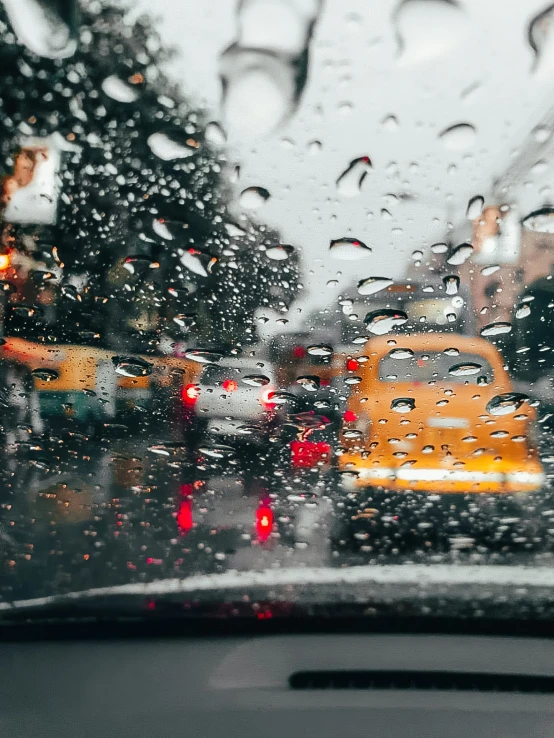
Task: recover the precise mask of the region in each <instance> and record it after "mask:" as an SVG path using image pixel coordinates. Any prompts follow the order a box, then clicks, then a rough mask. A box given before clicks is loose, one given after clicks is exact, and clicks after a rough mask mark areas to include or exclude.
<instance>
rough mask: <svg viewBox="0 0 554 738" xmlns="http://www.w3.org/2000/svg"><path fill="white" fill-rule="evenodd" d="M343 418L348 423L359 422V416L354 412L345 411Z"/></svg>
mask: <svg viewBox="0 0 554 738" xmlns="http://www.w3.org/2000/svg"><path fill="white" fill-rule="evenodd" d="M342 417H343V418H344V419H345V420H346V422H347V423H354V422H355V421H356V420H358V416H357V415H356V413H355V412H354V411H353V410H345V412H344V415H343V416H342Z"/></svg>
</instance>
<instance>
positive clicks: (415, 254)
mask: <svg viewBox="0 0 554 738" xmlns="http://www.w3.org/2000/svg"><path fill="white" fill-rule="evenodd" d="M421 259H423V251H422V250H421V249H416V250H415V251H412V260H413V261H421Z"/></svg>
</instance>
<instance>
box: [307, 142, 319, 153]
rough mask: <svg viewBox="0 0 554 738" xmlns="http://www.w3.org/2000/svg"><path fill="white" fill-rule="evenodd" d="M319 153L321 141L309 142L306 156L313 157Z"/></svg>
mask: <svg viewBox="0 0 554 738" xmlns="http://www.w3.org/2000/svg"><path fill="white" fill-rule="evenodd" d="M320 151H321V141H310V143H309V144H308V154H310V156H315V155H316V154H319V152H320Z"/></svg>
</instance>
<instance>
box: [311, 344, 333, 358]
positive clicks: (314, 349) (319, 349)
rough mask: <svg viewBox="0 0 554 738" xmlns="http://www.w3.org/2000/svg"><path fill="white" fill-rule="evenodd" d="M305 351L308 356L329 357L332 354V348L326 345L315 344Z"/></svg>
mask: <svg viewBox="0 0 554 738" xmlns="http://www.w3.org/2000/svg"><path fill="white" fill-rule="evenodd" d="M306 351H307V352H308V353H309V354H310V356H331V354H332V353H333V347H332V346H329V345H327V344H326V343H317V344H314V345H313V346H308V348H307V349H306Z"/></svg>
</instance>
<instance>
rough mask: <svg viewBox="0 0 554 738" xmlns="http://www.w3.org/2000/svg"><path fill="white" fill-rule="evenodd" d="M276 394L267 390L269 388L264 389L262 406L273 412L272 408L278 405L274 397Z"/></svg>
mask: <svg viewBox="0 0 554 738" xmlns="http://www.w3.org/2000/svg"><path fill="white" fill-rule="evenodd" d="M274 394H275V390H272V389H267V388H266V389H264V390H263V392H262V398H261V402H262V405H263V406H264V407H265V408H267V409H268V410H271V408H274V407H275V405H276V404H277V403H276V402H275V401H274V400H273V395H274Z"/></svg>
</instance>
